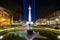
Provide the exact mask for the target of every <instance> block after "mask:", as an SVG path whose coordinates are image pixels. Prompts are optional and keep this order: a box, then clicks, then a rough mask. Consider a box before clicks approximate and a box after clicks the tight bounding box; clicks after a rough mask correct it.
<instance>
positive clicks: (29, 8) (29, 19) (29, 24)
mask: <svg viewBox="0 0 60 40" xmlns="http://www.w3.org/2000/svg"><path fill="white" fill-rule="evenodd" d="M26 24H27V29H32V27H31V25H32V24H33V21H32V20H31V6H30V5H29V7H28V21H27V22H26Z"/></svg>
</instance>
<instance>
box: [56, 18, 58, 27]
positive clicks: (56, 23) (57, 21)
mask: <svg viewBox="0 0 60 40" xmlns="http://www.w3.org/2000/svg"><path fill="white" fill-rule="evenodd" d="M55 20H56V25H57V27H58V18H56V19H55Z"/></svg>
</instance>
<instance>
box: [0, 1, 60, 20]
mask: <svg viewBox="0 0 60 40" xmlns="http://www.w3.org/2000/svg"><path fill="white" fill-rule="evenodd" d="M27 2H28V3H29V1H27ZM0 6H3V7H5V8H6V9H8V10H10V12H11V15H13V16H14V20H18V19H22V18H23V0H0ZM36 6H37V19H38V18H44V17H47V16H49V15H50V14H52V13H53V12H55V11H57V10H60V1H59V0H36Z"/></svg>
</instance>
